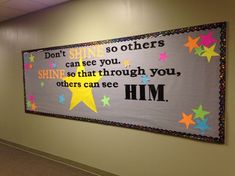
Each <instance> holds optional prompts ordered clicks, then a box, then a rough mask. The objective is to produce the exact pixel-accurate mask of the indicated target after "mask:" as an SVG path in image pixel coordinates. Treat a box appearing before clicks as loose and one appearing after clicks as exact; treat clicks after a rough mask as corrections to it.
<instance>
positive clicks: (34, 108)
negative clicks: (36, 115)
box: [31, 103, 37, 111]
mask: <svg viewBox="0 0 235 176" xmlns="http://www.w3.org/2000/svg"><path fill="white" fill-rule="evenodd" d="M36 109H37V106H36V104H35V103H32V105H31V110H32V111H35V110H36Z"/></svg>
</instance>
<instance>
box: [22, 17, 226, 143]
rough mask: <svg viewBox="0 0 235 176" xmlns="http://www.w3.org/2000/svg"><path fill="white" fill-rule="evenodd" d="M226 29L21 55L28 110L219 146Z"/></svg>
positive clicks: (177, 32) (185, 30) (171, 32)
mask: <svg viewBox="0 0 235 176" xmlns="http://www.w3.org/2000/svg"><path fill="white" fill-rule="evenodd" d="M225 31H226V23H224V22H222V23H213V24H206V25H200V26H193V27H187V28H181V29H174V30H168V31H162V32H156V33H151V34H145V35H139V36H132V37H125V38H117V39H112V40H104V41H96V42H89V43H81V44H74V45H67V46H57V47H50V48H42V49H35V50H27V51H23V52H22V56H23V67H24V90H25V111H26V112H27V113H36V114H41V115H47V116H55V117H60V118H69V119H74V120H83V121H89V122H96V123H101V124H106V125H115V126H122V127H128V128H134V129H139V130H145V131H151V132H157V133H162V134H170V135H175V136H180V137H187V138H191V139H197V140H202V141H206V142H215V143H223V142H224V97H225V96H224V95H225V53H226V51H225V42H226V40H225V36H226V35H225Z"/></svg>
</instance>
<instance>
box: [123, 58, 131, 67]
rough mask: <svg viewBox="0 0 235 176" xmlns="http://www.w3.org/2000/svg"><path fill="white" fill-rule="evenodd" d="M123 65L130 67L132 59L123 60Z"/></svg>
mask: <svg viewBox="0 0 235 176" xmlns="http://www.w3.org/2000/svg"><path fill="white" fill-rule="evenodd" d="M123 65H124V67H125V68H128V67H130V61H129V60H128V59H125V60H123Z"/></svg>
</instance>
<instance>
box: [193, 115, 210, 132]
mask: <svg viewBox="0 0 235 176" xmlns="http://www.w3.org/2000/svg"><path fill="white" fill-rule="evenodd" d="M195 121H196V123H197V124H196V125H195V126H194V128H196V129H199V130H200V132H201V133H203V134H204V133H205V131H206V130H208V129H209V128H210V127H209V126H208V125H207V122H208V119H207V118H205V119H203V120H200V119H195Z"/></svg>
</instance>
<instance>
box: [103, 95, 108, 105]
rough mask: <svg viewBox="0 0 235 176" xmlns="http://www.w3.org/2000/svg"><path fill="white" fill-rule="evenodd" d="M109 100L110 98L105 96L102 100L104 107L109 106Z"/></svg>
mask: <svg viewBox="0 0 235 176" xmlns="http://www.w3.org/2000/svg"><path fill="white" fill-rule="evenodd" d="M109 100H110V98H109V97H108V96H105V95H104V96H103V99H102V100H101V101H102V103H103V106H109Z"/></svg>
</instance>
